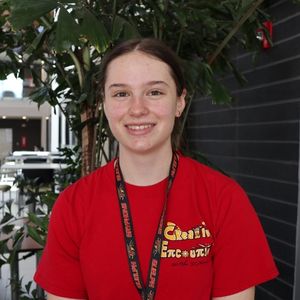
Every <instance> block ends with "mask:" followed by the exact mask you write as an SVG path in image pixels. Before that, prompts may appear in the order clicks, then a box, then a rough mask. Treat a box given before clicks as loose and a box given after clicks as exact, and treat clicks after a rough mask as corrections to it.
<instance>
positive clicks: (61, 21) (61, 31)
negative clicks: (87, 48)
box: [55, 7, 80, 52]
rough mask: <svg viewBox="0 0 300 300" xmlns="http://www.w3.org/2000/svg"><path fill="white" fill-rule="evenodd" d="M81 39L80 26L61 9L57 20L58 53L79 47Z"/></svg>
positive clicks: (56, 43)
mask: <svg viewBox="0 0 300 300" xmlns="http://www.w3.org/2000/svg"><path fill="white" fill-rule="evenodd" d="M79 37H80V27H79V25H78V24H77V23H76V21H75V19H74V18H73V17H72V16H71V14H69V12H68V11H67V10H66V9H65V8H64V7H61V8H60V12H59V16H58V20H57V28H56V41H55V49H56V50H57V51H58V52H62V51H64V50H69V49H70V48H71V46H72V45H79Z"/></svg>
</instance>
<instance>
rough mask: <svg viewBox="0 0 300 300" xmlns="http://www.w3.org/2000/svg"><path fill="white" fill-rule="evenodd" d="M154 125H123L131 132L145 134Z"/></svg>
mask: <svg viewBox="0 0 300 300" xmlns="http://www.w3.org/2000/svg"><path fill="white" fill-rule="evenodd" d="M154 126H155V124H154V123H143V124H126V125H125V127H126V128H127V129H128V131H129V132H130V133H132V134H147V133H149V132H150V131H151V130H152V128H153V127H154Z"/></svg>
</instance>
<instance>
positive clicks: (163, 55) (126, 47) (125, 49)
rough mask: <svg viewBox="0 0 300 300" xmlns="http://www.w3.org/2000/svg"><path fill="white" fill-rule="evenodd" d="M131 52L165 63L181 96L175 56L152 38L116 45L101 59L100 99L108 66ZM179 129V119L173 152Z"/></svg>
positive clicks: (181, 78)
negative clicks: (143, 54) (137, 52)
mask: <svg viewBox="0 0 300 300" xmlns="http://www.w3.org/2000/svg"><path fill="white" fill-rule="evenodd" d="M132 51H140V52H143V53H145V54H148V55H150V56H152V57H155V58H157V59H159V60H161V61H162V62H164V63H166V64H167V65H168V66H169V68H170V73H171V76H172V78H173V80H174V82H175V85H176V93H177V96H178V97H179V96H181V95H182V93H183V90H184V89H185V87H186V86H185V80H184V76H183V72H182V70H181V66H180V62H179V58H178V57H177V55H176V54H175V53H174V52H173V50H171V49H170V48H169V47H168V46H166V44H164V43H163V42H162V41H160V40H157V39H154V38H140V39H132V40H128V41H125V42H122V43H120V44H118V45H117V46H115V47H114V48H113V49H112V50H111V51H110V52H109V53H108V54H107V55H106V56H105V57H104V58H103V61H102V62H101V69H100V76H99V84H100V86H99V88H100V93H101V95H102V99H104V86H105V82H106V75H107V68H108V66H109V64H110V63H111V62H112V61H113V60H114V59H116V58H117V57H119V56H122V55H124V54H127V53H130V52H132ZM180 128H181V121H180V118H176V119H175V124H174V128H173V131H172V137H171V139H172V148H173V149H174V150H176V149H177V148H178V146H179V144H180V139H181V137H180Z"/></svg>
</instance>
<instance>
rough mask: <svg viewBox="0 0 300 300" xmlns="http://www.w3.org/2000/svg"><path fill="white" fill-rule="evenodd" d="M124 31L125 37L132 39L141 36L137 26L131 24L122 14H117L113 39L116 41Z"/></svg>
mask: <svg viewBox="0 0 300 300" xmlns="http://www.w3.org/2000/svg"><path fill="white" fill-rule="evenodd" d="M122 33H123V37H124V39H130V38H134V37H139V36H140V34H139V32H138V30H137V29H136V28H135V26H133V25H132V24H130V23H129V22H128V21H127V20H126V19H124V18H122V17H120V16H116V17H115V20H114V23H113V31H112V40H113V41H116V40H118V39H120V37H121V35H122Z"/></svg>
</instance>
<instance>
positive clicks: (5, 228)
mask: <svg viewBox="0 0 300 300" xmlns="http://www.w3.org/2000/svg"><path fill="white" fill-rule="evenodd" d="M14 228H15V225H5V226H3V227H2V228H1V231H2V232H3V233H4V234H10V233H11V232H12V231H13V230H14Z"/></svg>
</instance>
